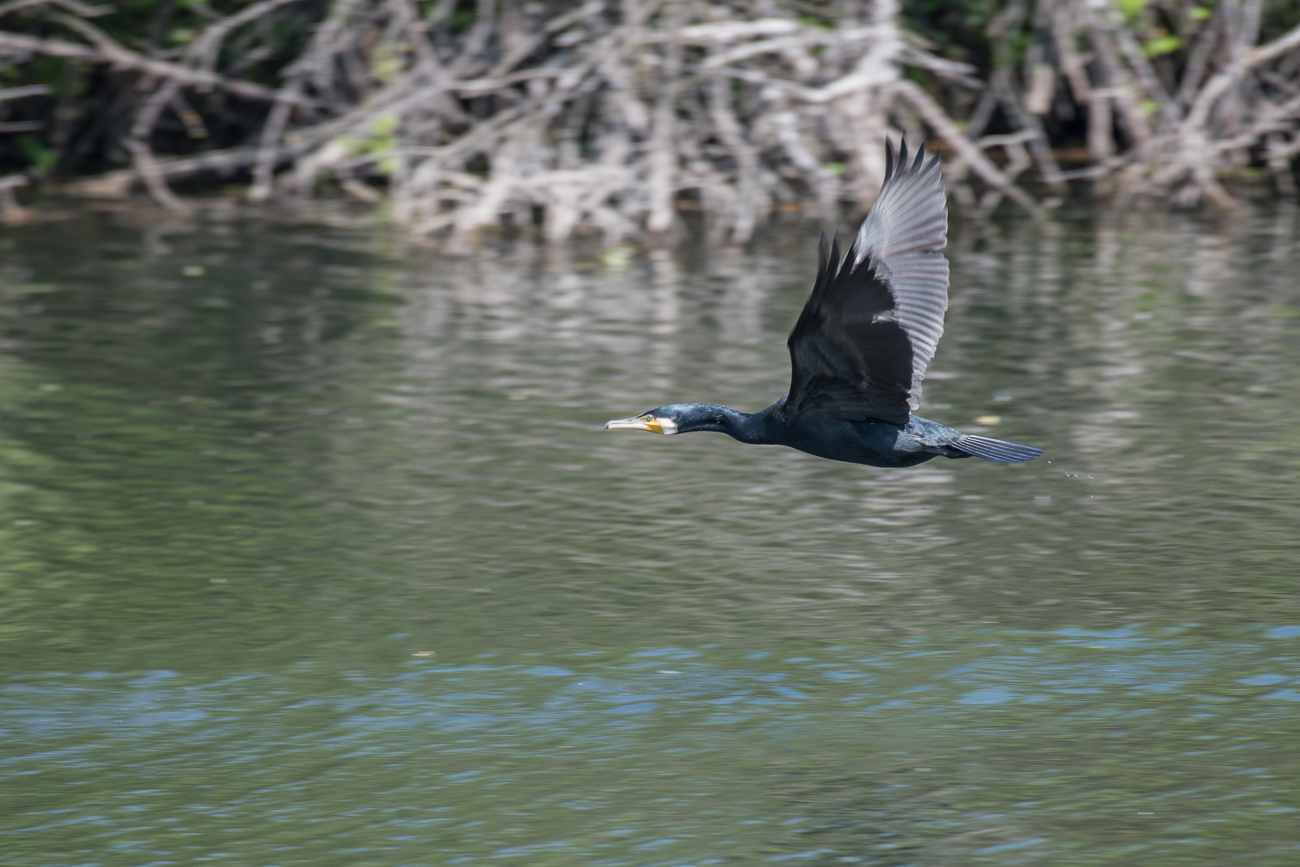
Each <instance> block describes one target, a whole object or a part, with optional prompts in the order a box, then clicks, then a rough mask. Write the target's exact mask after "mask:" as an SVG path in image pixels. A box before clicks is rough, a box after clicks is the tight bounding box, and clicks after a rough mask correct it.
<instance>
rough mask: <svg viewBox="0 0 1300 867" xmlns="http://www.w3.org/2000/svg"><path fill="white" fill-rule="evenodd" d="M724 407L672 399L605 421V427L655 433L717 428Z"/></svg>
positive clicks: (607, 428)
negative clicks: (630, 415) (673, 400)
mask: <svg viewBox="0 0 1300 867" xmlns="http://www.w3.org/2000/svg"><path fill="white" fill-rule="evenodd" d="M722 409H724V407H717V406H709V405H707V404H699V403H674V404H670V405H668V406H658V407H655V408H654V409H652V410H650V411H648V412H643V413H641V414H640V415H638V416H633V417H632V418H618V419H614V420H613V421H607V422H605V430H648V431H650V432H651V433H657V434H678V433H690V432H691V431H696V430H720V429H721V428H720V427H719V425H721V424H722V422H723V419H722V416H721V413H720V412H719V410H722Z"/></svg>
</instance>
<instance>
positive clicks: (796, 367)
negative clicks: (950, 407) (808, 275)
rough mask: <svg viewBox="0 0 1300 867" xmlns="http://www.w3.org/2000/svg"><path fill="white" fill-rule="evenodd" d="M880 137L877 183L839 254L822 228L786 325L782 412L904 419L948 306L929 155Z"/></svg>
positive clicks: (941, 204) (943, 218)
mask: <svg viewBox="0 0 1300 867" xmlns="http://www.w3.org/2000/svg"><path fill="white" fill-rule="evenodd" d="M925 157H926V153H925V148H924V147H922V148H921V149H919V150H918V151H917V154H916V159H915V160H914V161H913V162H912V163H911V165H908V161H907V144H906V143H904V144H903V145H902V146H901V147H900V149H899V155H898V162H897V164H895V162H894V153H893V148H892V147H890V146H889V144H888V143H886V145H885V163H886V169H885V183H884V186H883V187H881V190H880V197H879V198H878V199H876V204H875V205H874V206H873V207H872V209H871V213H869V214H867V218H866V220H864V221H863V222H862V228H861V229H859V230H858V236H857V238H855V239H854V241H853V246H852V247H851V248H850V249H849V252H848V255H846V256H845V257H844V259H843V260H841V259H840V254H839V244H838V243H834V244H831V245H829V248H828V245H827V243H826V237H825V236H824V235H823V236H822V241H821V248H820V250H819V251H818V252H819V262H818V268H817V282H816V283H815V284H814V285H813V291H812V295H810V296H809V297H808V302H807V304H805V305H804V308H803V313H801V314H800V315H799V321H798V322H796V323H795V326H794V330H793V331H792V332H790V339H789V341H788V343H789V347H790V364H791V368H792V374H791V380H790V394H789V396H788V397H787V398H786V402H785V407H784V411H785V412H787V413H802V412H809V411H815V412H821V413H825V414H826V415H829V416H832V417H835V418H842V419H849V420H853V421H861V420H862V419H866V418H875V419H882V420H884V421H889V422H893V423H894V424H900V425H901V424H906V423H907V418H908V415H909V414H910V413H911V412H912V411H913V410H915V409H916V408H917V405H918V402H919V400H920V396H921V381H922V380H923V379H925V369H926V367H927V366H928V365H929V364H930V359H932V358H934V350H935V347H936V346H937V345H938V343H939V337H940V336H941V335H942V334H943V313H944V311H945V310H947V309H948V260H947V259H946V258H945V257H944V255H943V253H941V252H939V251H941V250H942V249H943V248H944V247H945V246H946V245H947V243H948V209H947V203H946V200H945V197H944V192H943V181H942V179H941V177H940V171H939V158H938V157H934V158H933V159H931V160H930V161H929V162H926V159H925Z"/></svg>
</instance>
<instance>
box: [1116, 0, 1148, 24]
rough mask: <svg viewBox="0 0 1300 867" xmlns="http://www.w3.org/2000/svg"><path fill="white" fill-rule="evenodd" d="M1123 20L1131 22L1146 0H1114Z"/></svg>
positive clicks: (1143, 6) (1145, 4)
mask: <svg viewBox="0 0 1300 867" xmlns="http://www.w3.org/2000/svg"><path fill="white" fill-rule="evenodd" d="M1115 5H1116V6H1118V7H1119V11H1120V14H1121V15H1123V16H1124V20H1125V21H1127V22H1129V23H1130V24H1132V23H1133V22H1134V21H1136V20H1137V17H1138V16H1139V15H1141V14H1142V10H1143V9H1145V8H1146V6H1147V0H1115Z"/></svg>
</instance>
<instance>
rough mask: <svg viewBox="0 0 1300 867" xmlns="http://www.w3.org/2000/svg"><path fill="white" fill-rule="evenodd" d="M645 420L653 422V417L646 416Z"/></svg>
mask: <svg viewBox="0 0 1300 867" xmlns="http://www.w3.org/2000/svg"><path fill="white" fill-rule="evenodd" d="M645 420H646V421H654V420H655V417H654V416H652V415H647V416H646V417H645Z"/></svg>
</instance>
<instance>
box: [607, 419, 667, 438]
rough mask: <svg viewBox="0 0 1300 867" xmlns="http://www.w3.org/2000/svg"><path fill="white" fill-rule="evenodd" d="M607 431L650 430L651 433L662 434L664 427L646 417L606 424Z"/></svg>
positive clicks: (616, 420)
mask: <svg viewBox="0 0 1300 867" xmlns="http://www.w3.org/2000/svg"><path fill="white" fill-rule="evenodd" d="M605 430H648V431H650V433H657V434H661V433H663V432H664V427H663V425H661V424H660V423H659V422H658V420H654V421H649V420H647V419H646V417H645V416H638V417H636V418H616V419H614V420H613V421H607V422H605Z"/></svg>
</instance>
